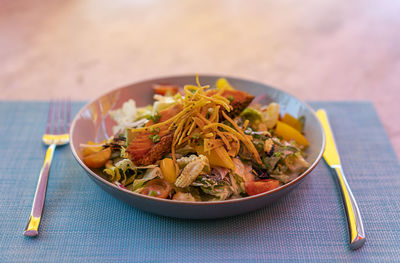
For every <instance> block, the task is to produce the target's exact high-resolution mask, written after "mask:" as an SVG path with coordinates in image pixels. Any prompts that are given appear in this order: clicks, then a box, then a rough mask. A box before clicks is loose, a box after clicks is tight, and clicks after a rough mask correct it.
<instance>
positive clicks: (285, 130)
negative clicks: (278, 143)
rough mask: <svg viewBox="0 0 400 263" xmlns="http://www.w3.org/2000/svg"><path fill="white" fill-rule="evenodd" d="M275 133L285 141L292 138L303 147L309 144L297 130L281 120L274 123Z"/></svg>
mask: <svg viewBox="0 0 400 263" xmlns="http://www.w3.org/2000/svg"><path fill="white" fill-rule="evenodd" d="M275 134H276V135H278V136H280V137H282V138H283V139H284V140H287V141H289V140H294V141H295V142H296V143H298V144H301V145H303V146H305V147H307V146H309V145H310V143H309V142H308V141H307V139H306V137H304V136H303V135H302V134H301V133H300V132H299V131H298V130H296V129H295V128H293V127H292V126H290V125H288V124H286V123H284V122H281V121H278V123H277V124H276V128H275Z"/></svg>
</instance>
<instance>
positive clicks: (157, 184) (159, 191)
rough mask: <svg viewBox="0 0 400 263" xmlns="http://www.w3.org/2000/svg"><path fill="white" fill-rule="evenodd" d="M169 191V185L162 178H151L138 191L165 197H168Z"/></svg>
mask: <svg viewBox="0 0 400 263" xmlns="http://www.w3.org/2000/svg"><path fill="white" fill-rule="evenodd" d="M170 191H171V186H170V184H169V183H168V182H167V181H165V180H163V179H153V180H151V181H150V182H148V183H147V184H146V185H145V186H144V188H143V189H142V191H140V193H141V194H143V195H150V196H154V197H158V198H164V199H165V198H167V197H168V195H169V192H170Z"/></svg>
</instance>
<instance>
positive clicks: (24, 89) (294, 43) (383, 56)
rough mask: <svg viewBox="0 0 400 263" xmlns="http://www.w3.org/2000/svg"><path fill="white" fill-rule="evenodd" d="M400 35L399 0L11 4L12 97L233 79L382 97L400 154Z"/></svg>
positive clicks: (316, 96) (2, 39)
mask: <svg viewBox="0 0 400 263" xmlns="http://www.w3.org/2000/svg"><path fill="white" fill-rule="evenodd" d="M399 32H400V1H389V0H383V1H362V0H354V1H344V0H325V1H318V0H307V1H300V2H299V1H294V0H283V1H229V0H225V1H211V0H202V1H179V0H171V1H161V0H114V1H105V0H69V1H37V0H32V1H28V0H26V1H21V0H17V1H12V0H2V1H1V2H0V99H2V100H5V99H10V100H19V99H24V100H31V99H34V100H46V99H49V98H52V97H63V96H68V97H71V98H72V99H75V100H89V99H91V98H94V97H97V96H98V95H100V94H102V93H105V92H107V91H109V90H111V89H114V88H116V87H119V86H122V85H126V84H129V83H131V82H135V81H138V80H142V79H146V78H152V77H158V76H163V75H176V74H193V73H210V74H216V75H221V76H226V75H228V76H229V75H230V76H236V77H243V78H247V79H252V80H256V81H260V82H263V83H266V84H270V85H272V86H275V87H277V88H280V89H283V90H285V91H287V92H290V93H292V94H293V95H295V96H297V97H299V98H300V99H303V100H370V101H372V102H373V103H374V105H375V107H376V109H377V111H378V113H379V115H380V117H381V119H382V121H383V123H384V126H385V128H386V130H387V132H388V134H389V136H390V138H391V140H392V143H393V144H394V146H395V148H396V151H397V154H398V155H400V154H399V153H400V125H399V120H400V117H399V116H400V107H399V99H400V87H399V86H400V85H399V79H400V34H399ZM349 114H351V113H349Z"/></svg>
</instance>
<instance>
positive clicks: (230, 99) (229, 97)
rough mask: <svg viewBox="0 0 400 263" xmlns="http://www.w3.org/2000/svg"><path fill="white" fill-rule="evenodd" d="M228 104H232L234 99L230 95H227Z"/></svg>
mask: <svg viewBox="0 0 400 263" xmlns="http://www.w3.org/2000/svg"><path fill="white" fill-rule="evenodd" d="M227 99H228V100H229V102H232V101H233V100H234V99H235V98H234V97H233V96H232V95H229V96H228V98H227Z"/></svg>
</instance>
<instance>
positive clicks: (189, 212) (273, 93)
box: [70, 75, 325, 219]
mask: <svg viewBox="0 0 400 263" xmlns="http://www.w3.org/2000/svg"><path fill="white" fill-rule="evenodd" d="M217 78H218V77H217V76H209V75H207V76H200V81H201V82H202V83H207V84H208V83H215V81H216V79H217ZM227 79H228V80H229V82H230V83H232V85H233V86H235V87H236V88H238V89H242V90H245V91H248V92H249V93H251V94H254V95H261V94H267V95H268V96H269V97H271V98H272V99H273V100H274V101H277V102H278V103H279V104H280V105H281V113H285V112H289V113H290V114H292V115H294V116H297V117H298V116H301V115H305V116H306V125H305V133H306V136H307V138H308V139H309V140H310V147H309V148H308V149H307V154H308V158H307V159H308V161H309V162H310V163H311V166H310V168H309V169H307V170H306V171H305V172H304V173H303V174H301V175H300V176H299V177H297V178H296V179H295V180H293V181H291V182H289V183H288V184H285V185H283V186H281V187H279V188H277V189H274V190H272V191H269V192H266V193H262V194H259V195H255V196H250V197H246V198H240V199H233V200H225V201H215V202H181V201H174V200H166V199H159V198H155V197H150V196H145V195H141V194H137V193H133V192H130V191H128V190H125V189H122V188H120V187H118V186H116V185H114V184H112V183H110V182H108V181H107V180H105V179H104V178H102V177H101V176H99V175H97V174H96V173H95V172H94V171H92V170H90V169H89V168H88V167H87V166H86V165H85V164H84V163H83V162H82V160H81V154H80V151H79V145H80V144H81V143H86V142H87V141H89V140H95V141H101V140H103V139H104V138H107V137H108V136H110V135H112V134H111V127H112V126H113V125H114V122H113V121H112V120H111V119H110V117H109V116H108V111H109V110H111V109H116V108H119V107H121V106H122V104H123V102H125V101H127V100H128V99H130V98H132V99H135V101H136V102H137V104H138V105H139V106H145V105H147V104H149V103H151V102H152V90H151V85H152V84H155V83H170V84H177V85H185V84H194V82H195V77H194V75H191V76H174V77H165V78H157V79H152V80H147V81H142V82H138V83H135V84H132V85H129V86H126V87H122V88H119V89H115V90H113V91H111V92H109V93H107V94H105V95H103V96H101V97H99V98H98V99H95V100H93V101H92V102H90V103H88V104H87V105H85V106H84V107H83V108H82V109H81V110H80V111H79V113H78V114H77V115H76V117H75V118H74V121H73V123H72V125H71V131H70V138H71V140H70V141H71V142H70V147H71V150H72V153H73V155H74V157H75V159H76V160H77V161H78V163H79V164H80V165H81V166H82V167H83V168H84V169H85V170H86V172H87V173H88V175H89V177H90V178H91V179H92V180H94V182H95V183H96V184H98V185H99V186H100V187H101V188H102V189H103V190H105V191H106V192H108V193H110V194H111V195H113V196H114V197H115V198H117V199H119V200H121V201H124V202H126V203H128V204H130V205H133V206H134V207H137V208H139V209H142V210H144V211H147V212H150V213H154V214H158V215H163V216H169V217H176V218H189V219H211V218H220V217H227V216H234V215H238V214H242V213H247V212H250V211H253V210H256V209H259V208H261V207H263V206H266V205H268V204H270V203H272V202H274V201H276V200H277V199H278V198H280V197H282V196H284V195H286V194H287V193H288V192H290V191H291V190H293V189H294V188H295V187H297V186H298V185H299V184H300V182H302V181H304V178H305V177H306V175H307V174H309V173H310V172H311V171H312V169H314V167H315V166H316V165H317V163H318V162H319V161H320V159H321V157H322V153H323V150H324V146H325V137H324V133H323V130H322V127H321V125H320V123H319V121H318V119H317V117H316V115H315V113H314V111H313V110H312V109H311V107H309V106H308V105H307V104H305V103H303V102H301V101H300V100H298V99H296V98H295V97H293V96H292V95H290V94H288V93H285V92H283V91H280V90H277V89H274V88H271V87H269V86H266V85H264V84H261V83H257V82H253V81H248V80H243V79H238V78H232V77H227Z"/></svg>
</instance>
